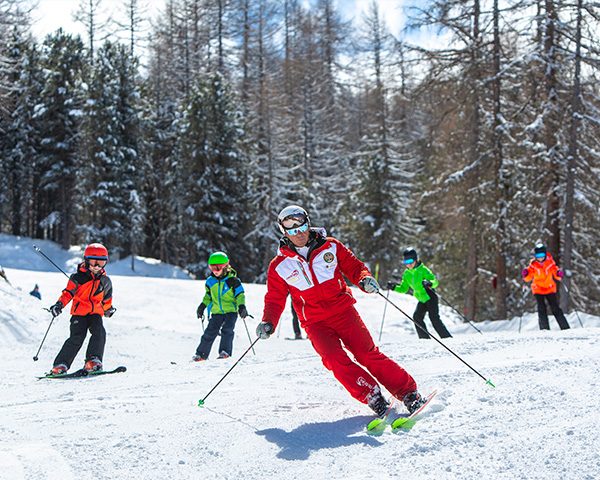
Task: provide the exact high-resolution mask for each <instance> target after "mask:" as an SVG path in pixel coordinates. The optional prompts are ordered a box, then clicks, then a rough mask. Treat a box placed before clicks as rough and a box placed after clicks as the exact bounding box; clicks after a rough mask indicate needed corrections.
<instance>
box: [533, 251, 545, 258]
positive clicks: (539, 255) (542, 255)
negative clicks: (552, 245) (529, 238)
mask: <svg viewBox="0 0 600 480" xmlns="http://www.w3.org/2000/svg"><path fill="white" fill-rule="evenodd" d="M545 256H546V254H545V253H541V252H540V253H536V254H535V258H544V257H545Z"/></svg>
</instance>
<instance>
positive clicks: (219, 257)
mask: <svg viewBox="0 0 600 480" xmlns="http://www.w3.org/2000/svg"><path fill="white" fill-rule="evenodd" d="M208 264H209V265H227V264H229V257H228V256H227V254H226V253H225V252H215V253H213V254H211V256H210V257H208Z"/></svg>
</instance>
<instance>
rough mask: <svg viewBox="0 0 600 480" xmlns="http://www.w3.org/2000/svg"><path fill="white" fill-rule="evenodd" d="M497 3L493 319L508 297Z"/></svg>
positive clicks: (500, 314)
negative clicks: (495, 222)
mask: <svg viewBox="0 0 600 480" xmlns="http://www.w3.org/2000/svg"><path fill="white" fill-rule="evenodd" d="M499 16H500V13H499V9H498V0H494V75H493V78H494V81H493V100H494V131H493V139H494V144H493V156H494V166H495V170H496V185H495V187H496V207H497V218H498V224H497V225H496V248H497V250H496V292H495V296H496V318H497V319H504V318H506V317H507V311H506V297H507V293H508V291H507V290H508V289H507V284H506V257H505V255H506V252H507V247H508V241H507V240H508V238H507V232H506V217H507V215H508V212H507V208H508V201H507V200H508V179H507V178H506V175H507V172H506V168H505V167H504V156H503V151H502V133H501V128H502V120H501V119H502V103H501V98H500V92H501V81H500V75H501V72H500V53H501V52H500V27H499Z"/></svg>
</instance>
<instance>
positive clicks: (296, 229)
mask: <svg viewBox="0 0 600 480" xmlns="http://www.w3.org/2000/svg"><path fill="white" fill-rule="evenodd" d="M284 228H285V227H284ZM307 230H308V223H305V224H304V225H300V226H299V227H294V228H286V229H285V232H286V233H287V234H288V235H292V236H293V235H298V234H299V233H304V232H306V231H307Z"/></svg>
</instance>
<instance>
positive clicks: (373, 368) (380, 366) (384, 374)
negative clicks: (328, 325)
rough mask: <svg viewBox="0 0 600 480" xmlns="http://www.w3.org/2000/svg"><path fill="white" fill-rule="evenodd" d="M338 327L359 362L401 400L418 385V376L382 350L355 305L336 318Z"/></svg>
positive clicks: (347, 347)
mask: <svg viewBox="0 0 600 480" xmlns="http://www.w3.org/2000/svg"><path fill="white" fill-rule="evenodd" d="M335 327H336V330H337V332H338V334H339V335H340V339H341V340H342V342H343V344H344V346H345V347H346V349H347V350H348V351H349V352H350V353H352V355H354V358H355V359H356V361H357V362H358V363H360V364H361V365H362V366H363V367H365V368H366V369H367V370H368V371H369V373H371V374H372V375H373V376H374V377H375V378H376V379H377V381H379V382H380V383H381V384H382V385H383V386H384V387H385V388H386V389H387V390H388V391H389V392H390V393H391V394H392V395H394V396H395V397H396V398H398V399H400V400H402V399H403V398H404V396H405V395H406V394H407V393H410V392H414V391H415V390H416V389H417V384H416V383H415V380H414V379H413V378H412V377H411V376H410V375H409V374H408V372H407V371H406V370H404V369H403V368H402V367H401V366H400V365H398V364H397V363H396V362H394V361H393V360H392V359H390V358H389V357H388V356H386V355H385V354H383V353H382V352H381V351H380V350H379V348H378V347H377V346H376V345H375V342H373V338H372V337H371V334H370V333H369V330H368V329H367V327H366V326H365V324H364V322H363V321H362V319H361V318H360V315H359V314H358V312H357V311H356V310H355V309H354V308H350V309H348V310H347V312H346V313H345V314H344V315H343V316H341V317H340V318H339V319H337V321H336V325H335Z"/></svg>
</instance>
